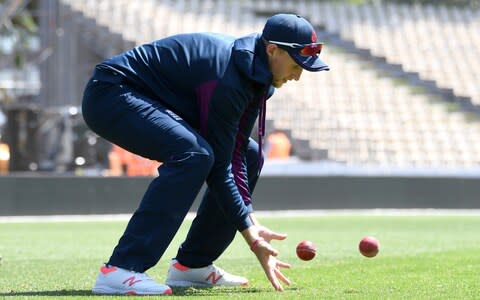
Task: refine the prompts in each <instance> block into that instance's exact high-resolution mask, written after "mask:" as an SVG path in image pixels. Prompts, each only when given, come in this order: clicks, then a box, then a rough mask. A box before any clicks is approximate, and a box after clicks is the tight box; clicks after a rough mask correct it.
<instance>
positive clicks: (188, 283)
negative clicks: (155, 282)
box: [165, 280, 248, 288]
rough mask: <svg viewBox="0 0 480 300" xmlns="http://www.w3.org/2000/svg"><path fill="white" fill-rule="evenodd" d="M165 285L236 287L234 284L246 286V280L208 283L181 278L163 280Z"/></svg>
mask: <svg viewBox="0 0 480 300" xmlns="http://www.w3.org/2000/svg"><path fill="white" fill-rule="evenodd" d="M165 284H166V285H168V286H170V287H204V288H205V287H215V286H218V287H222V286H223V287H236V286H248V281H247V282H245V283H240V284H232V285H226V284H210V283H203V282H194V281H183V280H167V281H166V282H165Z"/></svg>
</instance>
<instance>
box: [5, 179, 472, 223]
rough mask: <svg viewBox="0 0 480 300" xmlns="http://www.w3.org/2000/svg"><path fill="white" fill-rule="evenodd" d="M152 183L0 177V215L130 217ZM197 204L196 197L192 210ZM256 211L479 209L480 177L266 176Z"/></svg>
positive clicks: (255, 203)
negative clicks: (113, 215) (105, 215)
mask: <svg viewBox="0 0 480 300" xmlns="http://www.w3.org/2000/svg"><path fill="white" fill-rule="evenodd" d="M150 180H151V178H143V177H139V178H127V177H117V178H103V177H31V176H18V177H13V176H4V177H0V215H3V216H6V215H49V214H103V213H107V214H114V213H131V212H132V211H134V209H135V208H136V207H137V205H138V202H139V200H140V198H141V196H142V195H143V192H144V191H145V189H146V187H147V186H148V184H149V182H150ZM159 201H161V199H159ZM198 202H199V198H198V197H197V200H196V201H195V204H194V205H193V207H192V210H195V209H196V207H197V206H198ZM254 207H255V209H256V210H267V209H268V210H285V209H353V208H462V209H468V208H480V178H455V177H441V178H439V177H436V178H433V177H430V178H429V177H358V176H317V177H315V176H309V177H301V176H294V177H278V176H265V177H262V178H261V179H260V181H259V183H258V185H257V190H256V191H255V194H254Z"/></svg>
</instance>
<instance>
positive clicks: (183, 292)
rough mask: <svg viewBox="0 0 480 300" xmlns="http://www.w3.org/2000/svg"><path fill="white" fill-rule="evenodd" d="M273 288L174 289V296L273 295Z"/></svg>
mask: <svg viewBox="0 0 480 300" xmlns="http://www.w3.org/2000/svg"><path fill="white" fill-rule="evenodd" d="M294 290H297V288H286V289H285V291H294ZM272 291H273V289H272V288H247V287H244V288H238V287H237V288H234V287H232V288H228V287H205V288H193V287H189V288H173V295H174V296H221V295H229V294H254V293H271V292H272Z"/></svg>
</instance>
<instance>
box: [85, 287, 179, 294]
mask: <svg viewBox="0 0 480 300" xmlns="http://www.w3.org/2000/svg"><path fill="white" fill-rule="evenodd" d="M92 293H93V294H97V295H172V293H173V292H172V289H167V290H165V291H164V292H163V293H160V292H139V291H135V290H126V291H120V290H116V289H112V288H110V287H94V288H93V289H92Z"/></svg>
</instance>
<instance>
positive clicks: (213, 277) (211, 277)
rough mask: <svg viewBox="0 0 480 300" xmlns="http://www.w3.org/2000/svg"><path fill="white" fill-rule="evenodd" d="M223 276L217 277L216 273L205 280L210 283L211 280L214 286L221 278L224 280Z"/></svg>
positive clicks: (212, 273)
mask: <svg viewBox="0 0 480 300" xmlns="http://www.w3.org/2000/svg"><path fill="white" fill-rule="evenodd" d="M222 277H223V275H218V276H217V273H216V272H211V273H210V275H208V277H207V278H205V281H209V280H211V281H212V284H217V282H218V281H219V280H220V278H222Z"/></svg>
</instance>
